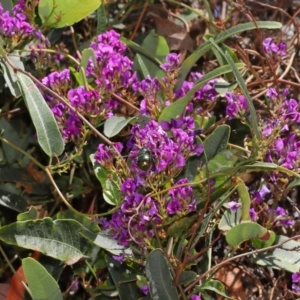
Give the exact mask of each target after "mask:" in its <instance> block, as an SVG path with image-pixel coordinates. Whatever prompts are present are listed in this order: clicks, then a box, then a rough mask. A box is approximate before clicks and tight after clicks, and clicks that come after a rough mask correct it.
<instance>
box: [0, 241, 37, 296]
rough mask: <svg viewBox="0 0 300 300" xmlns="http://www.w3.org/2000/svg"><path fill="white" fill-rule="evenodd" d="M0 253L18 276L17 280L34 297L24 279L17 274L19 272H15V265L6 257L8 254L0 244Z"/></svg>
mask: <svg viewBox="0 0 300 300" xmlns="http://www.w3.org/2000/svg"><path fill="white" fill-rule="evenodd" d="M0 252H1V254H2V256H3V257H4V259H5V261H6V262H7V264H8V266H9V267H10V269H11V270H12V271H13V273H14V275H15V276H16V278H17V279H18V280H19V281H20V282H21V283H22V285H23V286H24V288H25V290H26V291H27V292H28V294H29V295H30V296H31V297H32V294H31V291H30V289H29V288H28V286H27V285H26V283H25V282H24V281H23V280H22V278H21V277H20V275H19V274H18V273H17V271H16V270H15V268H14V267H13V265H12V264H11V262H10V260H9V259H8V257H7V256H6V253H5V252H4V250H3V248H2V246H1V244H0Z"/></svg>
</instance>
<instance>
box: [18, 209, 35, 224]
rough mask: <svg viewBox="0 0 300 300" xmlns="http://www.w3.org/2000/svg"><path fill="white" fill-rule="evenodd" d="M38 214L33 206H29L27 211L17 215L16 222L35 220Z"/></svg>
mask: <svg viewBox="0 0 300 300" xmlns="http://www.w3.org/2000/svg"><path fill="white" fill-rule="evenodd" d="M37 215H38V212H37V210H36V208H35V207H34V206H30V208H29V210H28V211H26V212H23V213H20V214H18V216H17V220H18V221H28V220H36V219H37Z"/></svg>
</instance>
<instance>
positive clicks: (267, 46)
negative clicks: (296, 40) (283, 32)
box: [263, 37, 286, 56]
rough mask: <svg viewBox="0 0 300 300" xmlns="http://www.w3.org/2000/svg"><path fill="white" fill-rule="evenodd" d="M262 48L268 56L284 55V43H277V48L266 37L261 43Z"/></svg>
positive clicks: (271, 40)
mask: <svg viewBox="0 0 300 300" xmlns="http://www.w3.org/2000/svg"><path fill="white" fill-rule="evenodd" d="M263 48H264V50H265V51H266V53H268V54H275V55H278V56H285V55H286V44H285V43H279V45H278V46H277V45H276V44H275V43H274V42H273V39H272V38H270V37H268V38H266V39H264V41H263Z"/></svg>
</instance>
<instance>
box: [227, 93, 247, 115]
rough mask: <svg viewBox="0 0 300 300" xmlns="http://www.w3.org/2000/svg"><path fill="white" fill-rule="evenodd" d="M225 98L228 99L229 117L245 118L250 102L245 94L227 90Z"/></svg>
mask: <svg viewBox="0 0 300 300" xmlns="http://www.w3.org/2000/svg"><path fill="white" fill-rule="evenodd" d="M225 98H226V100H227V107H226V115H227V116H228V119H229V120H231V119H233V118H243V117H244V116H245V114H246V112H247V111H248V103H247V100H246V98H245V96H243V95H236V94H234V93H229V92H227V93H226V94H225Z"/></svg>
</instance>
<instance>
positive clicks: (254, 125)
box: [209, 39, 261, 137]
mask: <svg viewBox="0 0 300 300" xmlns="http://www.w3.org/2000/svg"><path fill="white" fill-rule="evenodd" d="M209 41H210V42H211V43H212V44H213V46H214V48H215V49H216V50H218V51H219V53H220V54H221V55H222V56H223V57H224V58H225V59H226V60H227V62H228V64H229V65H230V67H231V68H232V71H233V74H234V76H235V78H236V81H237V83H238V84H239V86H240V88H241V90H242V91H243V94H244V96H245V98H246V100H247V104H248V107H249V110H250V123H251V125H252V129H253V131H254V134H255V135H256V136H257V137H260V136H261V133H260V131H259V129H258V122H257V116H256V111H255V108H254V105H253V103H252V99H251V96H250V94H249V92H248V89H247V86H246V83H245V81H244V79H243V77H242V75H241V74H240V72H239V70H238V69H237V68H236V66H235V63H234V61H233V59H232V58H231V56H230V54H229V53H228V52H226V53H225V54H224V52H223V51H222V49H221V48H220V47H219V46H218V45H217V43H216V42H215V41H214V40H213V39H209Z"/></svg>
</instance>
